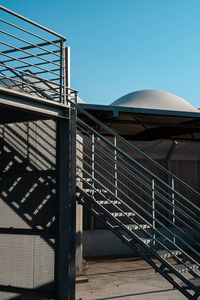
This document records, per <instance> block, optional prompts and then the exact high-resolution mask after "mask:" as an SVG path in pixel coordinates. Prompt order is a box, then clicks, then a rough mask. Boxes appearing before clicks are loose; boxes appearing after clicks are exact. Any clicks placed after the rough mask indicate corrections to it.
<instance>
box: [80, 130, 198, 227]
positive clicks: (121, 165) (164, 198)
mask: <svg viewBox="0 0 200 300" xmlns="http://www.w3.org/2000/svg"><path fill="white" fill-rule="evenodd" d="M77 127H78V128H79V127H80V125H77ZM82 130H83V128H82ZM79 134H80V133H79ZM87 134H88V133H87ZM95 140H96V142H97V143H100V142H99V141H98V139H96V138H95ZM88 142H90V141H89V140H88ZM96 146H97V144H96ZM101 147H102V144H101ZM104 147H105V148H107V146H105V145H104ZM99 149H100V151H103V150H102V148H100V147H99ZM107 149H108V148H107ZM109 150H110V149H109ZM104 153H105V155H108V153H107V152H104ZM110 158H112V157H111V156H110ZM120 159H121V160H122V162H123V163H125V164H127V165H128V168H130V166H131V168H133V169H134V171H136V172H137V173H139V174H140V172H139V170H137V169H136V168H134V167H133V166H132V165H130V164H128V163H127V162H126V161H125V160H124V159H122V158H121V157H120ZM116 162H118V163H119V160H118V161H116ZM120 167H122V168H124V166H123V164H120ZM129 170H130V169H129ZM131 174H132V176H134V173H132V171H131ZM140 175H141V174H140ZM143 177H144V178H145V179H148V177H146V176H145V175H143ZM151 177H152V178H154V177H153V176H151ZM148 180H149V182H150V181H151V180H150V179H148ZM140 181H142V182H143V183H144V185H145V184H146V182H145V181H143V180H142V179H141V178H140ZM160 189H161V190H162V191H163V189H162V188H161V187H160ZM173 191H175V190H173ZM155 193H156V194H157V195H158V196H159V197H161V198H162V199H163V200H165V201H167V203H168V204H170V205H171V203H170V201H169V199H168V198H166V197H165V196H162V195H161V194H160V193H159V192H157V191H155ZM167 195H169V193H168V194H167ZM175 200H176V201H177V202H178V203H179V205H181V207H184V209H187V211H189V212H190V214H193V215H194V216H195V217H197V218H198V219H199V217H198V216H197V215H196V214H194V213H193V212H192V211H191V210H189V208H187V207H186V206H185V205H184V204H183V203H182V202H180V201H179V200H178V199H176V198H175ZM181 211H182V210H181ZM182 212H183V213H184V214H186V215H187V216H188V217H190V218H192V217H191V215H189V214H187V213H186V212H185V211H182ZM183 213H182V214H183ZM192 220H193V221H194V222H195V223H196V225H197V226H199V225H200V223H199V222H198V221H196V220H194V219H192Z"/></svg>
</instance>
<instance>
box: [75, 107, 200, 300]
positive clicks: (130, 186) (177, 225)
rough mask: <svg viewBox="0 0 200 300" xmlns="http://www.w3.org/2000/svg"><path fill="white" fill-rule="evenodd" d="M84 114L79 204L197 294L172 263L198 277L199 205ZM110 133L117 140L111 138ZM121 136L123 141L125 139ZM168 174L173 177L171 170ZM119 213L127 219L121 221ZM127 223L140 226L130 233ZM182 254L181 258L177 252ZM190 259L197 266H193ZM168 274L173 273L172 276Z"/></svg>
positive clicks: (79, 149) (79, 123)
mask: <svg viewBox="0 0 200 300" xmlns="http://www.w3.org/2000/svg"><path fill="white" fill-rule="evenodd" d="M86 114H87V117H88V118H89V119H87V118H83V119H81V118H78V119H77V145H80V147H77V155H76V157H77V171H78V172H77V178H79V180H80V181H81V182H82V184H83V186H81V187H79V185H78V186H77V192H78V194H77V196H78V199H79V201H80V202H79V203H80V204H82V205H83V206H84V207H86V208H87V209H88V210H89V212H91V213H92V214H93V215H94V216H97V217H98V218H99V219H100V220H101V221H102V222H103V224H105V225H107V226H108V227H109V229H110V230H111V231H113V232H114V233H115V234H116V235H117V236H118V237H120V238H121V240H122V241H125V242H126V244H127V245H128V246H130V247H131V248H132V249H133V250H135V251H136V252H137V253H138V254H139V255H141V256H142V257H143V258H144V259H145V260H146V261H147V262H148V263H149V264H150V265H151V266H153V268H154V269H155V270H156V271H158V272H159V273H160V274H161V275H163V277H165V278H166V279H168V281H169V282H170V283H172V284H173V285H174V286H175V287H177V288H178V289H179V290H180V291H181V292H182V293H183V294H184V295H185V296H187V297H188V299H193V298H194V297H196V295H199V293H200V292H199V287H196V286H195V285H194V284H193V283H192V282H190V281H189V280H188V279H187V277H184V276H183V275H182V274H180V273H179V272H178V271H177V270H176V268H175V266H174V265H173V263H174V262H176V263H177V264H180V265H182V266H183V267H184V268H185V269H186V270H187V271H188V272H189V273H190V275H192V276H193V277H194V278H200V276H199V270H195V268H197V267H198V269H200V261H199V258H200V253H199V251H198V250H197V247H198V248H199V246H200V243H199V242H198V240H199V239H198V238H197V237H196V236H197V234H198V235H199V234H200V232H199V230H196V227H193V226H197V228H200V223H199V222H198V221H197V220H196V218H197V219H199V217H198V216H196V215H195V213H194V209H195V210H196V213H197V215H198V212H199V208H198V207H197V206H196V205H195V204H193V203H191V202H190V201H189V200H188V199H187V198H186V197H185V196H183V195H182V194H181V193H180V192H178V191H177V190H175V189H174V184H173V185H172V186H169V185H168V184H166V183H165V182H164V181H163V180H161V179H160V178H159V177H158V175H157V176H156V175H155V174H154V173H153V171H150V170H148V169H147V168H146V167H145V166H143V165H142V164H140V163H139V162H138V161H137V160H136V159H134V158H132V157H130V156H129V155H128V154H127V153H126V152H125V151H126V150H125V151H124V150H122V148H120V147H117V143H116V134H115V133H114V134H113V135H111V134H109V139H108V138H106V137H105V136H104V134H106V130H107V127H106V126H105V125H104V124H102V123H101V122H99V121H98V120H96V119H95V118H94V117H92V118H90V117H89V116H88V113H87V112H86ZM98 125H99V126H98ZM101 129H103V134H101ZM112 137H113V138H114V139H113V142H112V141H111V140H110V138H112ZM119 139H120V141H123V139H121V137H119ZM120 146H121V144H120ZM141 153H142V152H141ZM151 160H152V159H151ZM166 171H167V170H166ZM116 173H117V175H116ZM167 174H171V177H172V178H175V176H174V175H173V174H172V173H171V172H168V173H167ZM184 186H187V185H184ZM165 189H166V190H165ZM196 194H197V195H198V194H199V193H196ZM175 196H176V197H175ZM176 198H178V199H176ZM195 199H196V198H195ZM98 200H100V201H98ZM104 201H106V202H105V203H104ZM181 201H182V202H181ZM106 204H109V206H107V208H106V206H104V205H106ZM119 204H121V205H119ZM190 207H191V211H190ZM112 212H116V213H118V214H116V215H115V214H112ZM128 212H130V215H129V214H128ZM131 213H134V215H135V217H136V218H135V217H134V216H132V214H131ZM191 215H193V216H194V217H192V216H191ZM119 216H122V217H125V218H126V219H122V220H121V221H120V219H119ZM124 220H126V222H125V221H124ZM128 222H129V223H128ZM142 222H143V223H144V225H146V226H143V223H142ZM125 224H132V226H137V229H138V230H133V231H132V230H131V228H129V227H128V226H126V225H125ZM148 229H150V231H149V230H148ZM185 230H187V231H186V232H185ZM139 232H141V233H142V234H143V235H142V236H141V235H140V234H139ZM194 233H195V235H193V234H194ZM142 238H144V239H147V238H151V239H152V242H151V243H152V244H151V243H150V244H149V245H147V244H145V241H143V240H142ZM138 243H139V245H140V247H141V248H142V249H143V250H146V251H147V253H148V255H149V254H150V255H152V259H157V260H158V262H160V263H161V265H159V263H158V262H156V263H153V260H151V259H148V256H146V254H145V253H142V251H141V250H142V249H141V248H139V247H138V246H136V245H137V244H138ZM160 248H161V249H162V250H166V251H167V253H168V254H167V253H166V258H167V257H168V255H169V257H172V259H173V263H171V261H167V260H166V258H165V257H164V256H162V254H159V253H158V252H157V251H158V249H160ZM174 250H175V251H174ZM177 251H178V252H179V253H177ZM180 254H182V256H181V257H179V256H178V255H180ZM188 263H189V264H188ZM191 263H193V264H195V266H194V268H193V266H191V265H190V264H191ZM170 273H172V274H173V275H170V276H168V275H167V274H170ZM174 276H176V278H175V277H174ZM172 277H173V278H175V280H173V279H172ZM177 278H178V279H179V280H181V281H182V283H185V285H186V286H187V287H188V288H189V289H190V290H192V291H193V293H194V292H195V294H189V293H188V292H187V291H186V289H184V288H182V286H181V284H178V283H177V281H176V280H177Z"/></svg>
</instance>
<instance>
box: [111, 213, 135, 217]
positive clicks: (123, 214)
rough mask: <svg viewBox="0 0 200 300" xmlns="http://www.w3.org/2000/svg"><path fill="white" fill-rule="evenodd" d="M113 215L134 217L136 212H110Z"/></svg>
mask: <svg viewBox="0 0 200 300" xmlns="http://www.w3.org/2000/svg"><path fill="white" fill-rule="evenodd" d="M110 214H111V215H112V216H113V217H126V216H127V217H134V216H135V213H134V212H123V213H122V212H112V213H110Z"/></svg>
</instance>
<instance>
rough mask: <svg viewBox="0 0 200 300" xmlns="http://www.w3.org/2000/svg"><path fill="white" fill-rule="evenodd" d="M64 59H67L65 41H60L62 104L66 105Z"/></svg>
mask: <svg viewBox="0 0 200 300" xmlns="http://www.w3.org/2000/svg"><path fill="white" fill-rule="evenodd" d="M64 57H65V41H64V40H63V39H61V40H60V103H64V99H63V90H64V89H65V86H64V82H63V69H64Z"/></svg>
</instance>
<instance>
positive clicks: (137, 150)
mask: <svg viewBox="0 0 200 300" xmlns="http://www.w3.org/2000/svg"><path fill="white" fill-rule="evenodd" d="M77 107H78V110H80V111H81V112H82V113H83V114H85V115H86V116H88V117H89V118H90V119H91V120H93V121H94V122H95V123H97V124H98V125H100V126H101V127H103V128H104V129H106V130H107V131H108V132H110V133H111V134H112V135H113V136H115V137H117V138H118V139H119V140H121V141H123V142H124V143H125V144H126V145H128V146H129V147H130V148H132V149H134V150H135V151H136V152H138V153H140V154H141V155H142V156H143V157H145V158H146V159H147V160H149V161H151V162H152V163H153V164H154V165H155V166H157V167H158V168H159V169H161V170H162V171H164V172H165V173H167V174H169V175H171V176H173V177H174V178H175V179H176V180H177V181H178V182H179V183H181V184H183V185H184V186H186V187H187V188H188V189H190V190H191V191H192V192H194V193H195V194H197V195H198V196H199V197H200V193H199V192H197V191H196V190H194V189H193V188H192V187H191V186H190V185H188V184H186V183H185V182H184V181H182V180H181V179H180V178H178V177H177V176H175V175H174V174H173V173H171V172H170V171H169V170H167V169H165V168H164V167H163V166H162V165H160V164H159V163H157V162H156V161H155V160H153V159H152V158H151V157H150V156H148V155H147V154H145V153H144V152H142V151H141V150H140V149H138V148H137V147H136V146H134V145H133V144H130V143H129V142H128V141H127V140H125V139H124V138H123V137H121V136H120V135H119V134H117V133H116V132H114V131H113V130H112V129H110V128H109V127H107V126H106V125H105V124H103V123H101V122H100V121H99V120H97V119H96V118H94V117H93V116H92V115H91V114H89V113H88V112H86V111H85V110H84V109H82V108H81V107H80V106H79V105H78V104H77ZM196 208H197V209H198V210H199V211H200V209H199V208H198V207H197V206H196Z"/></svg>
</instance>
